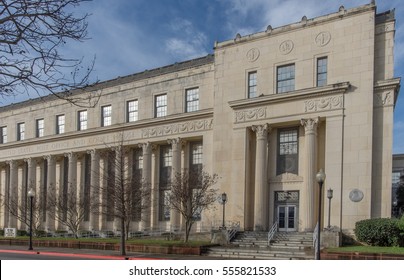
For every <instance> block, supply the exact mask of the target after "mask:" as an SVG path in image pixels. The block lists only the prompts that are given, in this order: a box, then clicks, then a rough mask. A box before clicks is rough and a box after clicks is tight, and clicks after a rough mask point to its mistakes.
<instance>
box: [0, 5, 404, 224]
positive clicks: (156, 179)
mask: <svg viewBox="0 0 404 280" xmlns="http://www.w3.org/2000/svg"><path fill="white" fill-rule="evenodd" d="M394 33H395V18H394V11H387V12H384V13H381V14H377V13H376V6H375V4H373V3H371V4H368V5H364V6H361V7H357V8H353V9H349V10H347V9H345V8H344V7H341V8H340V9H339V11H337V12H335V13H333V14H329V15H325V16H320V17H317V18H314V19H308V18H306V17H303V18H302V20H301V21H300V22H297V23H292V24H290V25H287V26H282V27H278V28H272V27H271V26H268V28H267V29H266V30H265V31H263V32H259V33H256V34H251V35H248V36H240V35H237V36H236V37H235V38H234V39H232V40H228V41H224V42H219V43H215V46H214V53H213V54H210V55H207V56H205V57H201V58H197V59H193V60H190V61H185V62H181V63H176V64H173V65H169V66H165V67H161V68H158V69H153V70H149V71H144V72H141V73H137V74H133V75H129V76H126V77H120V78H117V79H114V80H110V81H106V82H102V83H99V84H97V85H95V86H93V87H89V88H88V89H85V90H84V91H85V92H84V93H83V92H78V93H77V95H85V94H87V93H94V92H95V93H97V94H100V99H99V101H98V103H97V104H96V105H95V106H94V107H92V108H81V107H77V106H73V105H71V104H69V103H67V102H64V101H62V100H59V99H56V98H53V97H52V96H49V97H46V98H44V100H45V101H43V100H40V99H35V100H28V101H24V102H21V103H17V104H12V105H8V106H5V107H2V108H0V134H1V135H0V136H1V137H0V142H1V144H0V163H1V164H0V187H1V194H2V195H3V197H4V199H6V200H7V199H11V198H18V199H19V200H20V201H21V203H25V202H26V200H27V198H26V197H27V190H28V189H29V188H30V187H34V188H35V190H36V195H37V196H38V198H39V200H41V199H42V201H44V199H45V198H46V195H47V193H46V190H47V189H48V188H49V187H50V186H52V185H54V186H57V188H58V190H59V191H61V190H62V189H65V188H67V187H68V186H74V187H76V188H77V192H78V194H79V195H89V196H91V195H92V193H91V186H95V185H99V184H103V181H102V180H103V179H102V176H97V175H95V174H98V173H99V171H100V170H108V169H107V168H106V167H107V166H108V162H107V160H106V159H105V157H103V153H102V151H104V150H106V149H107V147H109V146H113V145H114V143H115V141H116V139H117V136H118V135H122V134H123V135H124V139H125V141H124V144H125V146H127V148H128V149H129V150H130V151H131V152H130V153H128V156H127V160H128V161H129V162H131V163H132V165H133V166H134V169H136V168H137V169H138V170H140V171H141V172H142V176H143V177H144V178H146V179H147V180H148V181H150V185H151V189H152V199H151V204H150V209H149V210H150V211H147V213H148V214H145V213H143V216H142V218H143V219H142V221H135V222H133V223H132V225H131V226H132V229H131V230H133V231H138V230H171V229H173V228H174V229H175V228H178V227H180V226H181V223H182V221H181V218H180V217H179V215H178V213H174V212H173V211H171V213H170V211H167V209H166V207H165V205H164V196H165V195H166V194H167V192H168V191H169V188H168V187H167V178H169V177H170V174H171V175H172V173H173V172H175V171H178V170H181V169H187V168H189V167H192V165H200V166H202V165H203V166H204V169H205V170H206V171H207V172H209V173H216V174H218V175H219V176H220V180H219V182H218V185H217V187H218V189H219V191H220V193H221V192H226V193H227V196H228V202H227V204H226V222H228V223H230V222H236V223H239V224H240V227H241V229H243V230H257V231H258V230H259V231H262V230H264V231H267V230H268V229H269V228H270V227H271V226H272V224H274V223H275V222H276V223H278V230H280V231H312V230H313V228H314V227H315V225H316V223H317V220H318V216H317V209H318V203H319V187H318V184H317V182H316V179H315V178H316V173H317V172H318V171H319V170H320V169H324V171H325V173H326V176H327V177H326V180H325V185H324V189H325V190H326V189H329V188H332V189H333V191H334V196H333V199H332V200H331V213H330V218H331V224H332V225H333V226H336V227H338V228H340V229H341V230H347V231H349V230H352V229H353V228H354V225H355V222H356V221H359V220H362V219H367V218H371V217H389V216H390V215H391V203H390V202H391V198H392V191H391V184H392V182H391V180H392V179H391V173H392V160H391V157H392V134H393V110H394V106H395V102H396V99H397V94H398V90H399V86H400V79H399V78H395V77H394V73H393V69H394V65H393V61H394V60H393V47H394ZM89 188H90V190H89ZM324 193H326V192H323V194H324ZM101 199H102V198H101ZM323 200H324V201H326V196H325V194H324V197H323ZM323 206H324V209H325V211H322V213H323V217H322V221H323V223H324V224H325V223H326V222H327V221H326V217H327V216H328V212H327V209H328V205H327V204H325V203H323ZM0 215H1V219H0V226H1V227H17V228H18V227H20V228H25V226H24V225H22V224H21V223H20V222H19V221H18V220H17V219H16V218H15V217H13V216H12V215H10V213H9V212H8V211H7V209H6V207H5V206H4V204H2V208H1V212H0ZM221 215H222V212H221V207H216V209H212V210H210V211H206V212H203V213H202V215H201V217H200V220H199V221H198V222H197V225H196V227H195V228H196V230H198V228H199V229H201V228H204V227H206V226H207V225H214V222H215V221H216V220H221ZM43 219H44V221H45V223H44V229H45V230H49V231H53V230H57V229H60V224H58V223H57V222H55V221H53V220H51V219H49V218H47V217H46V215H44V218H43ZM81 228H82V229H83V230H94V231H103V230H116V229H117V228H118V227H117V225H116V221H114V220H113V219H111V218H109V217H107V215H93V214H92V215H88V217H87V218H86V219H85V221H84V222H83V223H82V227H81Z"/></svg>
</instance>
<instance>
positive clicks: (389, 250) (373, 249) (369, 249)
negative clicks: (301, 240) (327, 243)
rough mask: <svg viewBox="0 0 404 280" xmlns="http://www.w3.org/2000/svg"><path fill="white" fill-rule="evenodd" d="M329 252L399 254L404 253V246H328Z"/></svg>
mask: <svg viewBox="0 0 404 280" xmlns="http://www.w3.org/2000/svg"><path fill="white" fill-rule="evenodd" d="M325 251H327V252H329V253H334V252H335V253H344V252H358V253H368V254H380V253H382V254H399V255H404V247H378V246H346V247H338V248H327V249H326V250H325Z"/></svg>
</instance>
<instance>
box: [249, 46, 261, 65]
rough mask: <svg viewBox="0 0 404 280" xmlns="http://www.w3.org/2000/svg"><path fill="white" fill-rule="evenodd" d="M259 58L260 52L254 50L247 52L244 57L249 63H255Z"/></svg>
mask: <svg viewBox="0 0 404 280" xmlns="http://www.w3.org/2000/svg"><path fill="white" fill-rule="evenodd" d="M259 56H260V51H259V49H256V48H253V49H251V50H249V51H248V52H247V55H246V57H247V60H248V61H249V62H253V61H256V60H257V59H258V57H259Z"/></svg>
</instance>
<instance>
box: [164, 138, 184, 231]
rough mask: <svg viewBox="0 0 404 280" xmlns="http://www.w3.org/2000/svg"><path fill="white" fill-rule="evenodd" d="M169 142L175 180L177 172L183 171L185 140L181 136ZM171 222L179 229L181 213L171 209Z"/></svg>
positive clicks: (172, 175)
mask: <svg viewBox="0 0 404 280" xmlns="http://www.w3.org/2000/svg"><path fill="white" fill-rule="evenodd" d="M168 143H169V144H171V148H172V153H173V158H172V165H171V180H175V176H176V175H177V173H180V172H181V148H182V144H183V141H182V140H181V138H175V139H169V140H168ZM170 223H171V226H172V227H173V229H174V230H175V229H179V227H180V213H179V212H178V211H177V210H175V209H171V212H170Z"/></svg>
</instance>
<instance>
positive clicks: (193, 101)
mask: <svg viewBox="0 0 404 280" xmlns="http://www.w3.org/2000/svg"><path fill="white" fill-rule="evenodd" d="M186 96H187V108H186V111H187V112H194V111H198V110H199V88H194V89H188V90H187V93H186Z"/></svg>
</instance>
